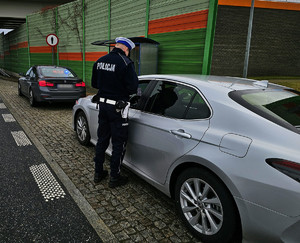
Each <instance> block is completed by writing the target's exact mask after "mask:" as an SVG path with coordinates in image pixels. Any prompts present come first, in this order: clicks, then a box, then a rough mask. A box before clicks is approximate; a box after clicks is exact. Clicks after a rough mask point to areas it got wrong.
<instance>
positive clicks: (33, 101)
mask: <svg viewBox="0 0 300 243" xmlns="http://www.w3.org/2000/svg"><path fill="white" fill-rule="evenodd" d="M29 103H30V105H31V106H32V107H34V106H36V105H37V101H36V100H35V98H34V93H33V91H32V89H30V90H29Z"/></svg>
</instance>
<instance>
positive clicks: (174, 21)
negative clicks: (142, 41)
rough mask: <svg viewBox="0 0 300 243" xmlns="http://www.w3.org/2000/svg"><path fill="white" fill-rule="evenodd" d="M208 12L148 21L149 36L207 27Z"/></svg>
mask: <svg viewBox="0 0 300 243" xmlns="http://www.w3.org/2000/svg"><path fill="white" fill-rule="evenodd" d="M207 17H208V10H202V11H197V12H192V13H187V14H181V15H176V16H172V17H167V18H162V19H155V20H150V21H149V30H148V31H149V32H148V33H149V34H158V33H166V32H174V31H182V30H191V29H201V28H206V26H207Z"/></svg>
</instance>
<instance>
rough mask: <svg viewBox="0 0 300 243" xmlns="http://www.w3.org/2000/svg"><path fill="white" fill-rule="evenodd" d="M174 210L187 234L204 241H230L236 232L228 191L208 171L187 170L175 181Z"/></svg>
mask: <svg viewBox="0 0 300 243" xmlns="http://www.w3.org/2000/svg"><path fill="white" fill-rule="evenodd" d="M175 200H176V208H177V211H178V213H179V216H180V217H181V219H182V220H183V222H184V223H185V224H186V226H187V227H188V228H189V229H190V231H191V232H192V233H193V234H194V235H195V236H196V237H198V238H199V239H200V240H201V241H203V242H214V243H217V242H232V241H233V239H234V238H235V236H236V234H235V233H236V230H237V229H239V223H238V215H237V210H236V207H235V205H234V201H233V198H232V196H231V194H230V193H229V191H228V189H227V188H226V187H225V186H224V185H223V183H222V182H220V180H219V179H217V177H216V176H215V175H213V174H212V173H211V172H209V171H207V170H205V169H200V168H189V169H187V170H185V171H183V172H182V173H181V174H180V176H179V177H178V179H177V182H176V187H175Z"/></svg>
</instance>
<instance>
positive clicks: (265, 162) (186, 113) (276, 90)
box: [73, 75, 300, 242]
mask: <svg viewBox="0 0 300 243" xmlns="http://www.w3.org/2000/svg"><path fill="white" fill-rule="evenodd" d="M139 79H140V85H139V91H140V93H141V96H140V97H138V96H134V97H132V99H131V108H130V109H129V140H128V143H127V152H126V155H125V158H124V161H123V164H124V165H125V166H126V167H128V168H129V169H131V170H132V171H133V172H134V173H136V174H137V175H139V176H141V177H142V178H144V179H145V180H146V181H147V182H149V183H150V184H152V185H153V186H154V187H156V188H157V189H159V190H160V191H162V192H163V193H165V194H166V195H168V196H170V197H172V198H174V200H175V203H176V208H177V211H178V214H179V217H180V218H181V219H182V220H183V222H184V223H185V224H186V226H187V227H188V228H189V229H190V231H191V232H192V233H193V234H194V235H196V237H198V238H199V239H200V240H202V241H203V242H232V241H233V240H235V241H240V240H242V239H243V240H244V241H245V242H282V241H283V242H299V240H300V233H299V229H300V149H299V148H300V130H299V129H300V96H299V92H297V91H295V90H292V89H289V88H287V87H283V86H279V85H275V84H271V83H269V82H268V81H256V80H248V79H241V78H229V77H216V76H200V75H147V76H140V77H139ZM91 98H92V97H91V96H88V97H86V98H81V99H79V100H78V101H77V103H76V104H75V106H74V107H73V127H74V130H75V131H76V133H77V137H78V140H79V142H80V143H81V144H83V145H87V144H88V143H92V144H96V142H97V127H98V112H99V110H98V109H97V105H96V104H95V103H92V102H91ZM107 152H108V154H110V153H111V147H109V149H108V151H107Z"/></svg>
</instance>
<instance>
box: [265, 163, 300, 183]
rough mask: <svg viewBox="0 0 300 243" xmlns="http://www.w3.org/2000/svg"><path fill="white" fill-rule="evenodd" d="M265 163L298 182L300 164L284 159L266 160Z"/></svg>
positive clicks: (299, 178)
mask: <svg viewBox="0 0 300 243" xmlns="http://www.w3.org/2000/svg"><path fill="white" fill-rule="evenodd" d="M266 162H267V163H268V164H269V165H271V166H272V167H274V168H275V169H277V170H279V171H280V172H282V173H283V174H286V175H287V176H289V177H291V178H293V179H294V180H296V181H298V182H300V164H298V163H295V162H293V161H289V160H284V159H266Z"/></svg>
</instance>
